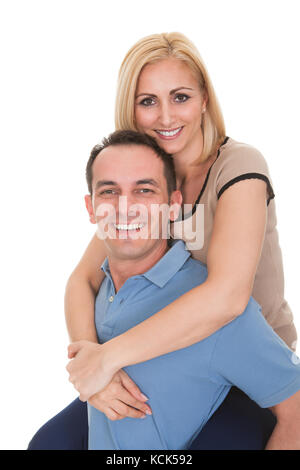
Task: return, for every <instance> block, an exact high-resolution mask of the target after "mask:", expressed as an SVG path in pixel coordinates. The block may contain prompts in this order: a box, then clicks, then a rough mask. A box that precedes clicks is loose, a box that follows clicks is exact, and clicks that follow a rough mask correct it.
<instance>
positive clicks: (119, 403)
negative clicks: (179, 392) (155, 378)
mask: <svg viewBox="0 0 300 470" xmlns="http://www.w3.org/2000/svg"><path fill="white" fill-rule="evenodd" d="M147 400H148V398H147V397H146V396H145V395H143V394H142V393H141V392H140V390H139V388H138V386H137V385H136V384H135V383H134V382H133V380H131V378H130V377H129V376H128V375H127V374H126V372H125V371H124V370H122V369H121V370H119V371H118V372H117V373H116V374H115V375H114V376H113V379H112V381H111V382H110V383H109V384H108V385H107V386H106V387H105V388H104V389H103V390H102V391H101V392H98V393H96V394H95V395H93V396H92V397H91V398H90V399H89V404H90V405H92V406H93V407H94V408H97V409H98V410H99V411H102V413H104V414H105V415H106V416H107V418H108V419H110V420H113V421H116V420H119V419H123V418H126V417H129V418H145V416H146V414H152V412H151V408H150V406H148V405H147V404H146V403H144V402H145V401H147Z"/></svg>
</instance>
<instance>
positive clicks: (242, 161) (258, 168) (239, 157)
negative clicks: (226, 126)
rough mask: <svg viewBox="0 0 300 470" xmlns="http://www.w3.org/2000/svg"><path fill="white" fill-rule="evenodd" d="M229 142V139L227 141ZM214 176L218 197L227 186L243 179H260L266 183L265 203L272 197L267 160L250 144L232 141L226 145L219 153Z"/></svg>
mask: <svg viewBox="0 0 300 470" xmlns="http://www.w3.org/2000/svg"><path fill="white" fill-rule="evenodd" d="M229 142H230V141H229ZM219 158H220V164H219V169H218V175H217V178H216V190H217V197H218V199H219V198H220V197H221V195H222V194H223V192H224V191H226V189H227V188H229V187H230V186H232V185H233V184H235V183H237V182H238V181H242V180H245V179H253V178H255V179H261V180H263V181H265V182H266V185H267V192H266V195H267V204H269V202H270V200H271V199H273V198H274V196H275V195H274V192H273V188H272V183H271V179H270V175H269V169H268V165H267V162H266V160H265V158H264V157H263V155H262V154H261V153H260V152H259V151H258V150H256V149H255V148H254V147H251V146H250V145H246V144H241V143H237V142H234V144H232V145H230V143H229V144H228V146H226V147H225V148H224V150H223V151H222V153H221V155H220V157H219Z"/></svg>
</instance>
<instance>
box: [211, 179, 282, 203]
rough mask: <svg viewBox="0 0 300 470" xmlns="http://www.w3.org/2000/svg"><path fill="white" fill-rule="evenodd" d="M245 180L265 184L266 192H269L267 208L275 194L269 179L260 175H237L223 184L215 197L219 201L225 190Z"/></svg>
mask: <svg viewBox="0 0 300 470" xmlns="http://www.w3.org/2000/svg"><path fill="white" fill-rule="evenodd" d="M247 179H259V180H263V181H265V182H266V183H267V187H268V192H269V198H268V200H267V206H268V205H269V202H270V201H271V199H274V197H275V194H274V191H273V188H272V186H271V183H270V181H269V178H268V177H267V176H265V175H262V174H261V173H244V174H243V175H239V176H237V177H236V178H233V179H232V180H230V181H228V183H226V184H224V186H223V187H222V188H221V189H220V191H219V192H218V195H217V197H218V199H220V197H221V195H222V194H223V193H224V191H226V189H228V188H229V187H230V186H232V185H233V184H235V183H237V182H238V181H242V180H247Z"/></svg>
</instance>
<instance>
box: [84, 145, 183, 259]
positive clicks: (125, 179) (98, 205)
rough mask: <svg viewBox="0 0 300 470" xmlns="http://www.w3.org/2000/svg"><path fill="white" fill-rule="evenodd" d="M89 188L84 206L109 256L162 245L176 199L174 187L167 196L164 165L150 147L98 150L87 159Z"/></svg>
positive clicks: (136, 254) (135, 255)
mask: <svg viewBox="0 0 300 470" xmlns="http://www.w3.org/2000/svg"><path fill="white" fill-rule="evenodd" d="M92 188H93V195H92V197H91V196H86V198H85V200H86V206H87V209H88V212H89V214H90V220H91V222H93V223H97V224H98V236H99V238H103V239H104V243H105V245H106V248H107V250H108V254H109V255H110V256H113V257H114V258H118V259H141V258H144V257H146V256H147V255H149V254H150V253H152V251H153V250H155V249H156V248H158V246H162V245H165V246H167V240H166V234H167V225H168V220H169V205H175V206H173V207H174V211H172V212H171V217H172V218H173V219H174V218H176V217H177V215H178V210H179V208H180V205H181V202H182V199H181V193H180V192H179V191H174V192H173V193H172V194H171V197H170V198H169V195H168V191H167V181H166V178H165V176H164V164H163V162H162V160H161V159H160V158H159V157H158V156H157V155H156V154H155V152H154V151H153V150H152V149H150V148H148V147H146V146H142V145H135V144H130V145H128V144H126V145H115V146H110V147H107V148H106V149H104V150H102V152H101V153H100V154H99V155H98V156H97V157H96V159H95V161H94V163H93V181H92ZM162 205H163V206H164V212H162V211H161V208H162V207H163V206H162ZM162 214H164V215H162Z"/></svg>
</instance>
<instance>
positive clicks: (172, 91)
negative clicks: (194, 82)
mask: <svg viewBox="0 0 300 470" xmlns="http://www.w3.org/2000/svg"><path fill="white" fill-rule="evenodd" d="M179 90H190V91H193V90H194V89H193V88H189V87H187V86H180V87H178V88H174V90H171V91H170V93H169V94H170V95H174V93H176V92H177V91H179ZM140 96H151V97H152V98H157V96H156V95H154V94H153V93H139V94H138V95H137V96H136V98H139V97H140Z"/></svg>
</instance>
